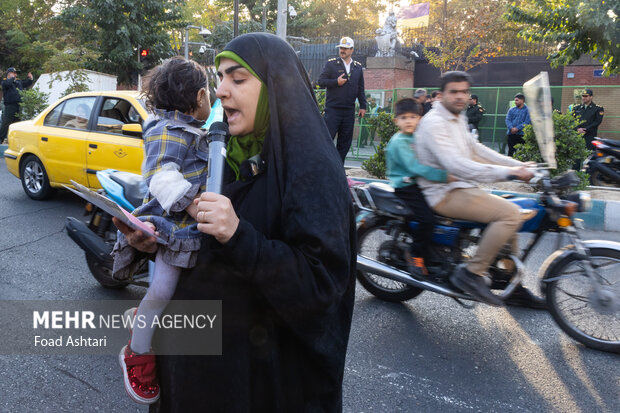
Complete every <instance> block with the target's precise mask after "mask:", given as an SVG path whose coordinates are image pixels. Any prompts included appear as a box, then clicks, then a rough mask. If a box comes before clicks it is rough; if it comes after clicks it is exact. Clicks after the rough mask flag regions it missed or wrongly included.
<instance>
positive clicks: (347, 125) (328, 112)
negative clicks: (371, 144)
mask: <svg viewBox="0 0 620 413" xmlns="http://www.w3.org/2000/svg"><path fill="white" fill-rule="evenodd" d="M323 119H324V120H325V124H326V125H327V129H328V130H329V136H330V137H331V138H332V139H334V137H335V136H336V134H338V140H337V141H336V150H337V151H338V153H339V154H340V159H342V163H343V164H344V158H346V157H347V153H349V149H351V142H352V141H353V125H354V123H355V108H351V109H332V108H325V115H324V116H323Z"/></svg>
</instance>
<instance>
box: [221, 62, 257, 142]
mask: <svg viewBox="0 0 620 413" xmlns="http://www.w3.org/2000/svg"><path fill="white" fill-rule="evenodd" d="M217 75H218V77H219V78H220V86H219V87H218V88H217V92H216V96H217V97H218V98H219V99H220V100H221V101H222V107H223V108H224V113H226V117H227V118H228V126H229V130H230V134H231V135H234V136H245V135H247V134H249V133H252V132H253V131H254V119H255V118H256V107H257V106H258V97H259V95H260V88H261V81H260V80H258V79H257V78H255V77H254V76H253V75H252V74H251V73H250V72H249V71H248V70H247V69H246V68H244V67H243V66H241V65H240V64H238V63H237V62H235V61H234V60H231V59H226V58H222V59H221V60H220V66H219V68H218V72H217Z"/></svg>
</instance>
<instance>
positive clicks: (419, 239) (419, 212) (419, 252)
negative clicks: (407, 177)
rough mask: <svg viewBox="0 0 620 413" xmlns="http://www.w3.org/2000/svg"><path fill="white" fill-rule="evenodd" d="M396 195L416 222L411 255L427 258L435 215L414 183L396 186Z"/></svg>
mask: <svg viewBox="0 0 620 413" xmlns="http://www.w3.org/2000/svg"><path fill="white" fill-rule="evenodd" d="M395 193H396V195H397V196H398V197H399V198H401V199H402V200H403V201H405V203H406V204H407V206H409V208H410V209H411V210H412V211H413V217H412V218H413V220H414V221H416V222H417V223H418V229H417V231H416V232H415V233H414V234H413V244H412V245H411V255H412V256H413V257H421V258H424V260H425V261H426V260H427V259H428V247H429V245H430V243H431V241H432V239H433V230H434V228H435V215H434V214H433V210H432V209H431V207H429V206H428V204H427V203H426V199H425V198H424V194H423V193H422V191H420V188H418V186H417V185H416V184H413V185H409V186H407V187H404V188H397V189H396V191H395Z"/></svg>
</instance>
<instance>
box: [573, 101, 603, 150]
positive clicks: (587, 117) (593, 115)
mask: <svg viewBox="0 0 620 413" xmlns="http://www.w3.org/2000/svg"><path fill="white" fill-rule="evenodd" d="M572 113H573V116H575V117H579V119H580V120H581V123H580V124H579V126H577V132H579V133H581V134H582V135H583V139H584V140H585V141H586V146H587V147H588V149H594V145H592V141H593V140H594V138H595V137H596V135H597V134H598V126H599V125H600V124H601V122H602V121H603V115H604V114H605V109H603V107H602V106H599V105H597V104H596V103H594V102H592V89H584V90H583V91H582V92H581V105H576V106H574V107H573V110H572Z"/></svg>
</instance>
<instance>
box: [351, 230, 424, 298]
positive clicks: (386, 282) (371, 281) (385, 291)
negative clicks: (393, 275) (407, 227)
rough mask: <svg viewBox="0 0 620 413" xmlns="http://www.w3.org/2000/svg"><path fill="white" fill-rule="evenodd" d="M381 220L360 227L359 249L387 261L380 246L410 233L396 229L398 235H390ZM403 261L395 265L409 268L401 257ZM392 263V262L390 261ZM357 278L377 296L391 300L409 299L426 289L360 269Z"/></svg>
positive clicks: (363, 252) (366, 255)
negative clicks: (382, 225) (366, 226)
mask: <svg viewBox="0 0 620 413" xmlns="http://www.w3.org/2000/svg"><path fill="white" fill-rule="evenodd" d="M381 224H382V223H381V222H379V223H376V224H375V225H371V226H370V227H368V228H365V227H360V228H359V229H358V232H357V251H358V254H360V255H361V256H363V257H366V258H369V259H373V260H376V261H381V262H385V258H384V257H381V254H380V252H381V251H380V247H381V246H384V247H385V246H386V245H388V244H389V243H390V242H392V241H393V240H394V239H397V240H404V239H405V238H406V237H409V235H408V234H407V233H406V232H405V231H404V230H399V229H394V231H398V235H397V236H396V237H394V236H392V235H388V234H386V233H385V230H384V229H383V228H382V227H381ZM401 259H402V261H403V262H402V263H400V265H394V266H396V267H397V268H399V269H401V270H405V271H406V270H407V266H406V262H405V261H404V258H403V257H401ZM389 264H390V265H391V264H392V263H389ZM357 279H358V281H359V282H360V284H362V286H363V287H364V288H365V289H366V290H367V291H368V292H369V293H371V294H372V295H374V296H375V297H377V298H379V299H381V300H384V301H389V302H401V301H407V300H410V299H412V298H415V297H417V296H418V295H420V293H421V292H422V291H424V290H422V289H420V288H415V287H412V286H410V285H407V284H404V283H401V282H398V281H394V280H390V279H389V278H385V277H381V276H379V275H377V274H373V273H370V272H367V271H362V270H358V271H357Z"/></svg>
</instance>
